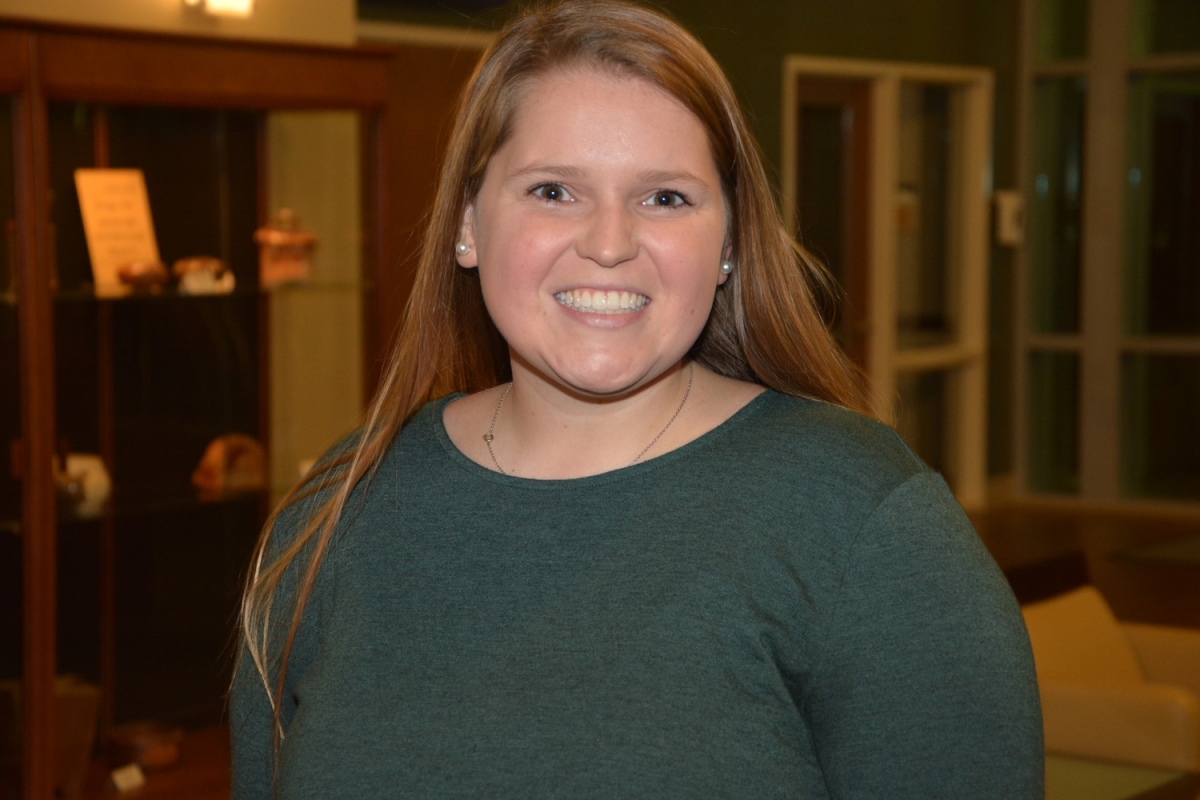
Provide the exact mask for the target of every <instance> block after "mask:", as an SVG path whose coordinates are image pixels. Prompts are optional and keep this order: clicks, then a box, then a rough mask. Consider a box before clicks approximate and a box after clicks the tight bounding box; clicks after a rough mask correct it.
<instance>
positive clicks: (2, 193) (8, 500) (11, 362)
mask: <svg viewBox="0 0 1200 800" xmlns="http://www.w3.org/2000/svg"><path fill="white" fill-rule="evenodd" d="M4 99H5V100H7V98H4ZM11 109H12V106H11V104H10V103H8V102H2V103H0V223H2V224H3V225H4V241H3V247H0V448H3V450H2V451H0V452H3V455H5V456H7V449H8V443H9V442H13V441H16V440H19V439H20V437H21V407H20V395H19V394H18V393H17V392H18V387H19V386H20V375H19V372H18V367H17V361H18V357H17V306H16V296H15V294H14V293H13V289H14V286H13V277H14V274H15V270H16V213H15V202H14V201H15V191H14V183H13V150H12V122H13V121H12V111H11ZM6 461H7V459H6V458H5V459H0V797H14V798H15V797H17V796H18V793H19V791H20V777H21V775H20V768H21V737H20V727H19V721H18V719H17V701H18V700H17V698H18V693H19V692H20V684H19V683H18V681H19V680H20V678H21V608H22V602H21V600H22V597H21V590H22V581H21V537H20V532H21V485H20V483H18V482H17V481H16V479H15V478H14V477H13V476H12V472H11V470H9V469H7V466H8V465H7V463H3V462H6Z"/></svg>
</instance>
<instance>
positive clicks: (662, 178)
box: [638, 169, 704, 185]
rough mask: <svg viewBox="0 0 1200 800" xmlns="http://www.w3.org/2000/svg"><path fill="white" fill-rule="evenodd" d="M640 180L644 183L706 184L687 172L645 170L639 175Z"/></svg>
mask: <svg viewBox="0 0 1200 800" xmlns="http://www.w3.org/2000/svg"><path fill="white" fill-rule="evenodd" d="M638 180H639V181H641V182H642V183H657V184H667V183H696V184H701V185H703V184H704V181H702V180H700V179H699V178H697V177H696V176H695V175H693V174H692V173H690V172H687V171H686V170H659V169H652V170H644V171H642V172H639V173H638Z"/></svg>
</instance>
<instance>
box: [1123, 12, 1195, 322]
mask: <svg viewBox="0 0 1200 800" xmlns="http://www.w3.org/2000/svg"><path fill="white" fill-rule="evenodd" d="M1197 7H1198V8H1200V4H1198V5H1197ZM1129 88H1130V91H1129V148H1128V152H1129V158H1130V162H1129V175H1128V183H1127V187H1128V188H1127V193H1126V198H1127V202H1126V214H1127V228H1126V230H1127V234H1128V236H1127V242H1128V243H1127V246H1126V283H1125V326H1126V330H1127V331H1128V332H1129V333H1131V334H1134V335H1137V334H1193V335H1194V334H1200V75H1170V76H1140V75H1139V76H1135V77H1133V78H1132V79H1131V81H1130V87H1129Z"/></svg>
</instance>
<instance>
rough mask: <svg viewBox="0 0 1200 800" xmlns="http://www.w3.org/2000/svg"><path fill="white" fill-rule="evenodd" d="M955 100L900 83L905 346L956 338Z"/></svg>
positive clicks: (899, 301) (899, 229)
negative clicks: (952, 277)
mask: <svg viewBox="0 0 1200 800" xmlns="http://www.w3.org/2000/svg"><path fill="white" fill-rule="evenodd" d="M956 99H957V98H956V96H955V93H954V91H953V90H952V89H950V88H948V87H945V86H927V85H922V84H917V83H909V82H905V83H904V84H902V86H901V93H900V148H899V153H900V162H899V165H898V166H899V170H898V171H899V176H898V177H899V182H900V183H899V186H898V187H897V192H896V266H897V276H896V279H897V285H896V311H897V321H898V325H899V330H898V331H897V334H898V342H899V345H900V347H902V348H905V347H920V346H922V345H936V344H944V343H946V342H948V341H950V340H952V339H953V338H954V335H955V325H956V322H957V320H955V319H954V318H953V313H952V308H953V295H954V287H953V286H952V285H951V283H950V279H951V276H953V274H954V270H953V269H951V264H950V259H952V258H954V253H955V252H956V251H957V247H956V246H955V242H956V237H957V236H958V233H959V226H958V225H957V224H956V219H955V216H956V211H957V204H956V203H955V202H954V201H953V197H952V195H951V192H952V188H951V187H952V183H953V181H954V178H955V176H954V175H953V173H952V165H953V164H954V163H955V160H956V159H955V158H954V152H955V150H956V149H957V147H958V146H959V142H958V141H957V137H956V136H955V133H956V127H957V126H956V124H955V118H956V116H957V110H958V109H957V103H956Z"/></svg>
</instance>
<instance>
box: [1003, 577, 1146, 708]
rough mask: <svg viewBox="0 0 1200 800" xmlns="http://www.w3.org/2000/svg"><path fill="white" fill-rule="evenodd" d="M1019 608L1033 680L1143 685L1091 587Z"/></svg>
mask: <svg viewBox="0 0 1200 800" xmlns="http://www.w3.org/2000/svg"><path fill="white" fill-rule="evenodd" d="M1021 610H1022V612H1023V613H1024V615H1025V625H1026V627H1027V628H1028V629H1029V639H1030V641H1031V642H1032V644H1033V658H1034V663H1035V664H1036V666H1037V674H1038V679H1039V681H1042V680H1047V679H1049V680H1060V681H1062V680H1066V681H1072V682H1083V683H1094V684H1099V685H1113V686H1120V685H1135V684H1142V683H1144V682H1145V680H1144V678H1143V676H1142V672H1141V669H1140V667H1139V666H1138V662H1137V657H1136V656H1135V655H1134V653H1133V649H1132V647H1131V646H1130V644H1129V641H1128V640H1127V639H1126V638H1125V635H1124V633H1123V632H1122V630H1121V627H1120V625H1119V624H1118V623H1117V619H1116V617H1114V616H1113V613H1112V609H1110V608H1109V607H1108V603H1106V602H1105V601H1104V597H1103V596H1101V594H1100V593H1099V592H1098V591H1096V589H1095V588H1094V587H1092V586H1084V587H1081V588H1079V589H1076V590H1074V591H1072V592H1067V593H1066V594H1063V595H1059V596H1058V597H1054V598H1051V599H1050V600H1043V601H1042V602H1040V603H1031V604H1029V605H1027V606H1025V607H1024V608H1022V609H1021Z"/></svg>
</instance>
